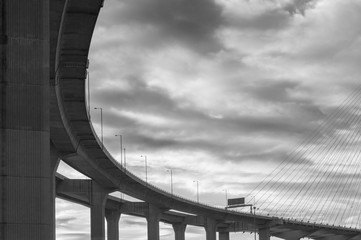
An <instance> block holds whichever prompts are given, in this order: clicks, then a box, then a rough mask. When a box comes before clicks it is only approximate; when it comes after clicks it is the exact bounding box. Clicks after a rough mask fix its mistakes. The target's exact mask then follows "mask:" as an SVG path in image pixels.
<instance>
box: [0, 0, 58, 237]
mask: <svg viewBox="0 0 361 240" xmlns="http://www.w3.org/2000/svg"><path fill="white" fill-rule="evenodd" d="M0 59H1V60H0V196H1V197H0V240H49V239H55V234H54V217H55V216H54V199H53V195H52V194H51V193H53V191H54V188H53V184H52V182H53V180H52V178H53V176H52V171H51V167H52V166H51V161H50V130H49V0H1V1H0Z"/></svg>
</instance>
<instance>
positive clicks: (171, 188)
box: [167, 169, 173, 195]
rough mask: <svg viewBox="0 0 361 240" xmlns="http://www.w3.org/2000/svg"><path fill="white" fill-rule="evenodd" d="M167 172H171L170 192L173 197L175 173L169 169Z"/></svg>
mask: <svg viewBox="0 0 361 240" xmlns="http://www.w3.org/2000/svg"><path fill="white" fill-rule="evenodd" d="M167 172H170V192H171V194H172V195H173V171H172V169H167Z"/></svg>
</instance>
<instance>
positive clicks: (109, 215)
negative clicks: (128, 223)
mask: <svg viewBox="0 0 361 240" xmlns="http://www.w3.org/2000/svg"><path fill="white" fill-rule="evenodd" d="M120 215H121V212H120V211H117V210H110V209H106V210H105V217H106V219H107V224H108V225H107V226H108V229H107V231H108V240H119V219H120Z"/></svg>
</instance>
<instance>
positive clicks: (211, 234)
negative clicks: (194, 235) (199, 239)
mask: <svg viewBox="0 0 361 240" xmlns="http://www.w3.org/2000/svg"><path fill="white" fill-rule="evenodd" d="M204 228H205V230H206V239H207V240H216V231H217V222H216V220H215V219H212V218H208V217H205V218H204Z"/></svg>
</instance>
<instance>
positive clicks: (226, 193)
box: [223, 189, 228, 206]
mask: <svg viewBox="0 0 361 240" xmlns="http://www.w3.org/2000/svg"><path fill="white" fill-rule="evenodd" d="M223 191H225V192H226V206H227V205H228V194H227V189H223Z"/></svg>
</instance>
